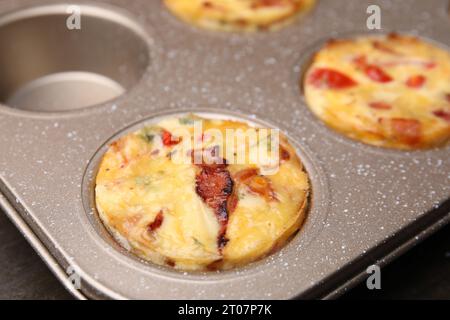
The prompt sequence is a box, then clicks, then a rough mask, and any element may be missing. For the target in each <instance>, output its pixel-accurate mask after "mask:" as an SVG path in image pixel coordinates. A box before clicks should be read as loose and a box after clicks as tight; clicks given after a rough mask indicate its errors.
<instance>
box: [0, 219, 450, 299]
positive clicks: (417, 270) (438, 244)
mask: <svg viewBox="0 0 450 320" xmlns="http://www.w3.org/2000/svg"><path fill="white" fill-rule="evenodd" d="M0 270H1V271H0V299H72V296H71V295H70V294H69V293H68V292H67V291H66V290H65V289H64V287H63V286H62V285H61V284H60V283H59V282H58V280H57V279H56V278H55V277H54V276H53V274H52V273H51V272H50V270H49V269H48V268H47V267H46V265H45V264H44V263H43V262H42V260H41V259H40V258H39V256H38V255H37V254H36V253H35V252H34V250H33V249H32V248H31V247H30V246H29V245H28V243H27V241H26V240H25V239H24V238H23V237H22V235H21V234H20V233H19V231H18V230H17V229H16V228H15V226H14V225H13V224H12V223H11V222H10V221H9V220H8V218H7V217H6V216H5V214H4V213H3V212H1V211H0ZM449 270H450V225H449V226H447V227H445V228H443V229H442V230H440V231H439V232H438V233H436V234H435V235H433V236H432V237H430V238H429V239H427V240H426V241H424V242H423V243H421V244H419V245H418V246H417V247H415V248H414V249H412V250H411V251H410V252H408V253H407V254H405V255H404V256H402V257H401V258H399V259H397V260H396V261H394V262H393V263H392V264H390V265H389V266H387V267H385V268H384V269H383V270H382V290H379V291H369V290H367V289H366V287H365V285H364V284H361V285H359V286H358V287H356V288H354V289H352V290H350V291H349V292H348V293H347V294H345V295H344V296H343V298H344V299H390V298H393V299H450V271H449Z"/></svg>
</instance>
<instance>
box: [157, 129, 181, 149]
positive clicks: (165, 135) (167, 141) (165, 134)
mask: <svg viewBox="0 0 450 320" xmlns="http://www.w3.org/2000/svg"><path fill="white" fill-rule="evenodd" d="M161 138H162V142H163V144H164V145H165V146H166V147H170V146H174V145H177V144H179V143H180V142H181V138H176V139H175V138H174V137H173V136H172V134H171V133H170V132H169V131H167V130H164V129H163V131H162V134H161Z"/></svg>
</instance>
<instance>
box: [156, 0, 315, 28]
mask: <svg viewBox="0 0 450 320" xmlns="http://www.w3.org/2000/svg"><path fill="white" fill-rule="evenodd" d="M164 3H165V5H166V6H167V8H168V9H169V11H170V12H172V13H173V14H174V15H175V16H177V17H178V18H180V19H182V20H184V21H185V22H187V23H190V24H193V25H196V26H199V27H203V28H206V29H212V30H222V31H255V30H271V29H275V28H277V27H280V26H282V25H284V24H286V23H288V22H290V21H292V20H293V19H294V18H295V17H296V16H297V15H299V14H300V13H305V12H307V11H308V10H309V9H311V7H312V6H313V5H314V3H315V0H164Z"/></svg>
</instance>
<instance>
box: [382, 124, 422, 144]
mask: <svg viewBox="0 0 450 320" xmlns="http://www.w3.org/2000/svg"><path fill="white" fill-rule="evenodd" d="M390 122H391V128H392V131H393V133H394V135H395V137H396V138H398V139H399V140H400V141H403V142H404V143H406V144H409V145H416V144H418V143H419V142H420V139H421V124H420V122H419V121H418V120H415V119H403V118H393V119H391V120H390Z"/></svg>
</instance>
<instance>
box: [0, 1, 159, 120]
mask: <svg viewBox="0 0 450 320" xmlns="http://www.w3.org/2000/svg"><path fill="white" fill-rule="evenodd" d="M149 43H150V42H149V40H148V38H147V36H146V34H145V32H144V31H143V30H142V29H141V28H140V26H139V25H137V24H136V23H134V22H133V21H132V20H131V18H129V17H128V16H127V14H123V13H122V12H120V11H116V10H115V9H110V8H109V7H108V8H104V7H98V6H91V5H80V6H69V5H62V4H61V5H48V6H38V7H31V8H26V9H23V10H18V11H14V12H12V13H9V14H6V15H4V16H2V17H0V50H1V52H2V54H1V55H0V70H2V77H1V78H0V102H1V103H3V104H5V105H7V106H9V107H12V108H17V109H22V110H28V111H44V112H45V111H66V110H73V109H79V108H84V107H89V106H94V105H98V104H101V103H104V102H107V101H109V100H111V99H114V98H116V97H118V96H120V95H121V94H123V93H124V92H125V91H127V90H128V89H130V88H132V87H133V86H134V85H136V83H137V82H138V81H139V79H140V78H141V77H142V75H143V73H144V72H145V70H146V68H147V66H148V65H149V62H150V50H149Z"/></svg>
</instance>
